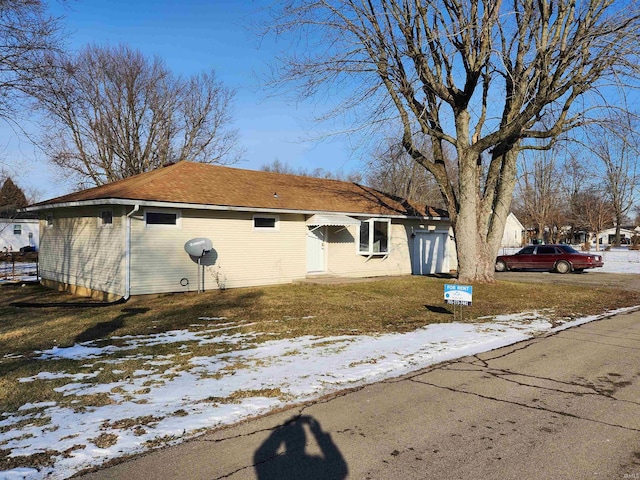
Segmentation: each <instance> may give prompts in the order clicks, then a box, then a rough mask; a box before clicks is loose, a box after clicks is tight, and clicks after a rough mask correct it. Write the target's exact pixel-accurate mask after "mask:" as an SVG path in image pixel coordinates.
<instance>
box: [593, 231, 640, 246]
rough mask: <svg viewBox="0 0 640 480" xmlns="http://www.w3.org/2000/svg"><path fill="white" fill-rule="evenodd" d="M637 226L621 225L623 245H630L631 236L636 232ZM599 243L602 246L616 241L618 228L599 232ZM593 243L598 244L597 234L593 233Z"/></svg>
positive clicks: (621, 241)
mask: <svg viewBox="0 0 640 480" xmlns="http://www.w3.org/2000/svg"><path fill="white" fill-rule="evenodd" d="M635 228H636V227H620V243H621V244H622V245H629V244H630V243H631V237H633V236H634V235H635V234H636V231H635V230H634V229H635ZM597 237H598V245H599V246H600V247H608V246H609V245H612V244H614V243H615V240H616V229H615V228H608V229H606V230H603V231H601V232H599V233H598V235H597ZM590 238H591V245H594V246H595V244H596V235H595V234H591V235H590Z"/></svg>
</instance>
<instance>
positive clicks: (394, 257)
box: [325, 220, 411, 277]
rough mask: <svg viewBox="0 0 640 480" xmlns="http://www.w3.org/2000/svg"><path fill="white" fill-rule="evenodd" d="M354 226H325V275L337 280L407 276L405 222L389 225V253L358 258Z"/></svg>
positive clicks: (406, 232) (355, 228) (407, 248)
mask: <svg viewBox="0 0 640 480" xmlns="http://www.w3.org/2000/svg"><path fill="white" fill-rule="evenodd" d="M358 234H359V231H358V227H357V226H350V227H348V228H346V229H345V228H343V227H329V239H328V240H329V241H328V243H327V245H326V250H325V251H326V254H327V273H328V274H331V275H337V276H341V277H376V276H384V275H409V274H411V257H410V252H409V241H408V236H410V235H411V228H410V226H409V223H408V222H402V221H396V220H393V221H392V222H391V235H390V238H389V254H388V255H385V256H382V255H373V256H367V255H360V254H358V253H357V245H358Z"/></svg>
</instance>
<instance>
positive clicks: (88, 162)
mask: <svg viewBox="0 0 640 480" xmlns="http://www.w3.org/2000/svg"><path fill="white" fill-rule="evenodd" d="M49 64H50V65H51V67H52V68H53V69H54V70H55V74H54V75H50V76H47V77H44V78H42V79H41V80H40V81H38V82H36V83H35V85H34V88H33V89H32V94H33V96H34V97H35V98H36V100H37V108H39V109H40V110H41V111H42V112H43V113H44V118H45V120H44V122H43V123H44V125H43V131H44V132H45V134H44V135H43V137H42V142H41V145H42V147H43V148H44V151H45V153H46V154H47V156H48V158H49V159H50V160H51V161H52V162H53V163H54V164H56V165H58V166H59V167H61V168H63V169H64V170H65V171H66V172H68V173H70V174H74V175H75V177H76V178H77V179H78V180H79V183H80V184H81V185H83V186H86V185H102V184H104V183H108V182H112V181H115V180H119V179H122V178H126V177H129V176H131V175H135V174H138V173H142V172H146V171H149V170H152V169H154V168H157V167H159V166H161V165H163V164H165V163H168V162H176V161H181V160H190V161H200V162H206V163H232V162H233V161H235V160H237V156H238V155H239V154H240V153H241V152H240V151H239V149H238V144H237V143H238V135H237V132H236V131H235V130H233V129H231V128H230V124H231V118H230V104H231V101H232V98H233V92H232V91H231V90H229V89H228V88H226V87H224V86H223V85H222V83H220V82H219V81H218V80H216V77H215V74H214V73H213V72H211V73H203V74H200V75H195V76H192V77H190V78H187V79H182V78H179V77H176V76H175V75H173V74H172V73H171V71H170V70H169V69H168V68H167V67H166V65H165V64H164V62H163V61H162V60H161V59H159V58H157V57H156V58H154V59H153V60H149V59H148V58H146V57H145V56H144V55H143V54H142V53H140V52H139V51H136V50H133V49H131V48H129V47H127V46H124V45H120V46H118V47H108V46H107V47H102V46H89V47H87V48H85V49H84V50H82V51H81V52H80V53H79V54H78V55H76V56H73V57H71V56H68V55H62V54H61V55H52V56H50V57H49Z"/></svg>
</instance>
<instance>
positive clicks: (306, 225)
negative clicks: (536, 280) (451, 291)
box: [26, 162, 457, 299]
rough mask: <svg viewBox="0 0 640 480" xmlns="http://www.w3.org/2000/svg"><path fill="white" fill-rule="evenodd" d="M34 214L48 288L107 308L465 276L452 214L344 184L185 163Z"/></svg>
mask: <svg viewBox="0 0 640 480" xmlns="http://www.w3.org/2000/svg"><path fill="white" fill-rule="evenodd" d="M26 210H27V211H33V212H38V214H39V217H40V258H39V261H40V267H39V268H40V275H41V278H42V283H43V284H45V285H47V286H50V287H53V288H58V289H65V290H68V291H71V292H73V293H76V294H79V295H92V296H94V297H99V298H106V299H115V298H119V297H125V298H128V296H129V295H141V294H151V293H161V292H185V291H196V290H209V289H218V288H233V287H245V286H256V285H268V284H278V283H288V282H292V281H296V280H300V279H304V278H305V277H308V276H310V275H331V276H338V277H373V276H383V275H405V274H411V273H413V274H431V273H442V272H446V273H448V272H449V271H450V270H451V269H455V268H456V267H457V265H456V254H455V245H454V244H453V235H452V233H451V229H450V222H449V219H448V218H447V214H446V212H444V211H442V210H436V209H434V208H430V207H425V206H419V205H413V204H412V203H410V202H409V201H406V200H403V199H400V198H397V197H394V196H390V195H387V194H384V193H382V192H379V191H377V190H374V189H372V188H368V187H365V186H362V185H358V184H356V183H351V182H343V181H337V180H327V179H318V178H310V177H301V176H295V175H283V174H277V173H270V172H262V171H251V170H241V169H236V168H229V167H221V166H214V165H207V164H202V163H193V162H178V163H175V164H172V165H169V166H166V167H163V168H159V169H157V170H154V171H151V172H147V173H143V174H140V175H137V176H134V177H130V178H127V179H124V180H121V181H118V182H114V183H111V184H107V185H103V186H100V187H95V188H91V189H88V190H83V191H80V192H77V193H72V194H69V195H65V196H62V197H58V198H54V199H51V200H47V201H45V202H41V203H38V204H35V205H32V206H30V207H27V208H26ZM190 241H191V242H190ZM188 243H190V245H191V248H194V246H195V247H197V246H198V245H203V247H204V248H203V252H202V253H203V255H201V256H200V255H197V256H192V255H190V254H188V253H187V252H186V250H185V249H186V247H187V244H188ZM208 245H211V246H212V248H211V249H210V251H204V250H205V249H207V247H208ZM192 253H193V251H192Z"/></svg>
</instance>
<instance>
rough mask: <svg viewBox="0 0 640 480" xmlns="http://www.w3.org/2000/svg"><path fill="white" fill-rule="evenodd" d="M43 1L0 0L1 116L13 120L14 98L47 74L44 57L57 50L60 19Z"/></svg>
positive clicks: (15, 110)
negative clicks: (48, 9)
mask: <svg viewBox="0 0 640 480" xmlns="http://www.w3.org/2000/svg"><path fill="white" fill-rule="evenodd" d="M46 6H47V4H46V2H44V1H42V0H2V1H0V117H1V118H3V119H4V120H8V121H12V122H15V120H16V116H17V114H18V112H19V110H18V107H17V103H16V98H17V96H20V95H21V94H22V93H24V92H25V90H27V89H28V87H29V85H31V83H32V81H33V79H34V78H37V77H41V76H43V75H46V74H48V73H49V72H48V70H47V65H46V62H44V61H43V58H44V57H45V56H46V55H48V54H50V53H51V52H55V51H58V49H59V47H60V41H61V26H60V22H59V19H57V18H54V17H52V16H50V15H48V14H47V11H46Z"/></svg>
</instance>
